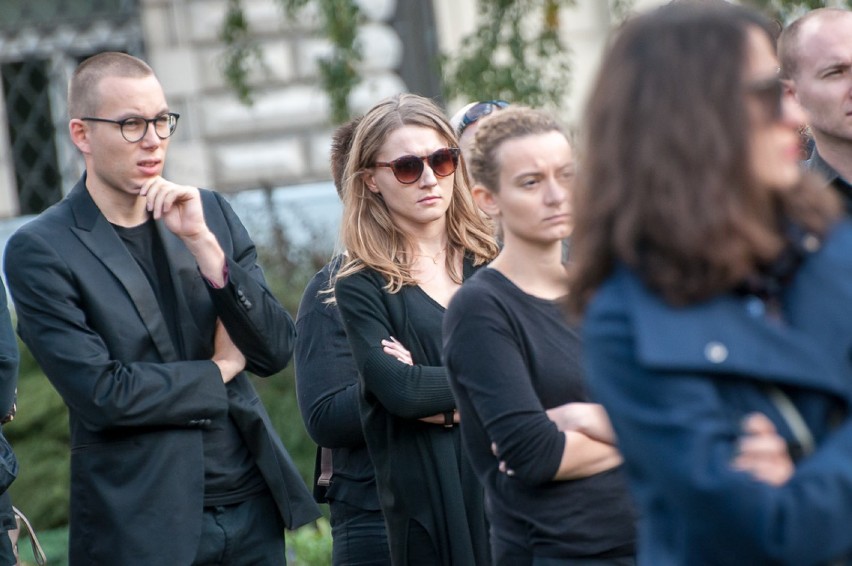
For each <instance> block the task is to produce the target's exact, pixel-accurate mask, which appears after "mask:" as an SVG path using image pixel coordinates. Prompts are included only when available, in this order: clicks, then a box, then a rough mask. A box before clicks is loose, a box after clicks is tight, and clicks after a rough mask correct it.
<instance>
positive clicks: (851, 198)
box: [805, 147, 852, 214]
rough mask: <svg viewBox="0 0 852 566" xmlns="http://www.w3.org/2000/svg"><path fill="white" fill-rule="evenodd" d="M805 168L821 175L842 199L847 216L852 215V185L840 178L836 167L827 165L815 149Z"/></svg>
mask: <svg viewBox="0 0 852 566" xmlns="http://www.w3.org/2000/svg"><path fill="white" fill-rule="evenodd" d="M805 168H806V169H808V170H809V171H815V172H816V173H819V174H820V175H822V176H823V177H825V179H826V180H827V181H828V184H829V185H831V186H832V187H834V189H835V190H836V191H837V194H838V195H840V199H841V200H842V201H843V207H844V208H845V209H846V214H852V184H850V183H849V181H847V180H846V179H844V178H843V177H841V176H840V173H838V172H837V171H836V170H835V169H834V167H832V166H831V165H829V164H828V163H826V161H825V160H824V159H823V158H822V156H821V155H820V154H819V151H817V148H816V147H814V150H813V152H812V153H811V157H810V159H808V160H807V161H805Z"/></svg>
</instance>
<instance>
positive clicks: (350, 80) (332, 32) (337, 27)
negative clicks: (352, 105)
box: [281, 0, 363, 124]
mask: <svg viewBox="0 0 852 566" xmlns="http://www.w3.org/2000/svg"><path fill="white" fill-rule="evenodd" d="M281 2H282V3H283V4H284V9H285V13H286V14H287V16H288V17H289V18H290V19H291V20H294V19H295V18H296V17H297V14H298V12H299V10H301V9H303V8H304V7H305V6H306V5H307V4H308V3H309V2H310V0H281ZM317 8H318V10H319V18H320V32H321V34H322V35H323V36H324V37H325V38H326V39H328V40H329V41H330V42H331V45H332V52H331V55H330V56H329V57H328V58H325V59H320V60H319V72H320V85H321V86H322V88H323V90H325V92H326V93H328V96H329V99H330V102H331V122H332V123H333V124H342V123H343V122H345V121H347V120H348V119H349V117H350V113H349V94H350V93H351V92H352V89H354V88H355V87H356V86H357V85H358V83H359V82H360V81H361V78H360V76H359V74H358V66H359V65H360V63H361V61H362V60H363V56H362V53H361V48H360V46H359V45H358V43H357V41H356V40H357V37H358V25H359V24H360V23H361V11H360V9H359V8H358V4H356V3H355V1H354V0H321V1H320V2H317Z"/></svg>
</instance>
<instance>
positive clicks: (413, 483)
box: [335, 261, 490, 566]
mask: <svg viewBox="0 0 852 566" xmlns="http://www.w3.org/2000/svg"><path fill="white" fill-rule="evenodd" d="M473 271H474V268H473V266H472V265H471V263H470V262H469V261H465V266H464V275H465V277H468V276H470V275H471V274H472V273H473ZM385 285H386V282H385V280H384V279H383V278H382V276H381V275H379V274H378V273H376V272H375V271H372V270H370V269H365V270H363V271H360V272H358V273H356V274H353V275H350V276H348V277H345V278H342V279H339V280H338V281H337V284H336V285H335V296H336V297H337V302H338V306H339V308H340V312H341V315H342V317H343V323H344V326H345V328H346V334H347V338H348V340H349V344H350V347H351V350H352V354H353V355H354V357H355V362H356V364H357V366H358V370H359V373H360V375H361V379H362V396H361V400H360V401H361V403H360V407H361V421H362V423H363V425H364V435H365V438H366V440H367V446H368V448H369V450H370V456H371V457H372V460H373V463H374V465H375V467H376V482H377V485H378V488H379V499H380V501H381V506H382V511H383V513H384V515H385V522H386V524H387V527H388V542H389V544H390V547H391V559H392V561H393V563H394V564H407V563H409V557H411V556H420V557H423V556H424V555H425V556H428V555H429V554H431V553H433V552H434V553H437V554H438V557H437V558H436V564H443V565H446V566H450V565H461V564H464V565H468V564H469V565H479V564H489V563H490V557H489V550H488V532H487V525H486V522H485V512H484V506H483V505H484V503H483V491H482V487H481V486H480V485H479V482H478V481H477V479H476V476H475V474H474V473H473V470H472V469H471V467H470V463H469V462H468V459H467V458H466V457H465V456H464V454H462V452H461V445H460V438H459V429H458V427H452V428H445V427H444V426H442V425H440V424H429V423H424V422H422V421H419V420H418V419H419V418H421V417H427V416H431V415H435V414H436V413H443V412H446V411H451V410H453V409H454V408H455V400H454V399H453V394H452V390H451V389H450V384H449V382H448V380H447V372H446V369H445V368H444V367H443V366H442V365H441V360H440V352H439V348H440V344H441V337H440V324H441V320H442V318H443V312H442V311H443V309H442V308H440V306H439V305H437V304H436V303H434V301H432V300H431V299H430V298H429V297H426V296H425V295H424V294H423V291H422V290H421V289H420V288H418V287H414V286H407V287H403V289H402V290H400V291H399V292H397V293H393V294H392V293H389V292H388V291H387V290H385V288H384V287H385ZM430 302H431V304H430ZM390 336H394V337H395V338H397V339H398V340H399V341H400V342H401V343H402V344H403V345H404V346H405V347H406V348H407V349H408V350H409V351H410V352H411V356H412V359H413V360H414V365H408V364H404V363H402V362H400V361H398V360H397V359H396V358H393V357H391V356H389V355H387V354H385V353H384V352H383V351H382V345H381V341H382V340H383V339H386V338H388V337H390ZM423 531H425V533H424V532H423ZM409 533H414V534H415V535H416V538H417V540H418V541H420V542H422V541H423V538H424V536H425V537H428V539H430V541H429V542H430V543H431V544H430V548H420V547H419V546H418V545H416V544H414V545H410V546H409V545H408V539H409ZM424 552H425V553H426V554H424Z"/></svg>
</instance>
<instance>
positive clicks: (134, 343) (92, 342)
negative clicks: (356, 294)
mask: <svg viewBox="0 0 852 566" xmlns="http://www.w3.org/2000/svg"><path fill="white" fill-rule="evenodd" d="M85 181H86V177H85V175H84V176H83V178H82V179H81V180H80V181H79V182H78V183H77V185H76V186H75V187H74V189H73V190H72V192H71V193H70V194H69V195H68V196H67V197H66V198H65V199H64V200H62V201H61V202H59V203H58V204H56V205H54V206H53V207H51V208H50V209H48V210H46V211H45V212H44V213H42V214H41V215H40V216H39V217H38V218H36V219H35V220H33V221H31V222H30V223H28V224H26V225H25V226H23V227H22V228H21V229H20V230H18V232H16V233H15V234H14V235H13V236H12V238H11V239H10V241H9V244H8V246H7V249H6V259H5V270H6V274H7V279H8V284H9V288H10V291H11V294H12V297H13V299H14V302H15V306H16V310H17V314H18V332H19V334H20V336H21V338H22V339H23V341H24V342H25V343H26V344H27V345H28V346H29V348H30V350H31V351H32V352H33V355H34V356H35V358H36V360H37V361H38V362H39V364H40V365H41V367H42V369H43V370H44V372H45V373H46V374H47V377H48V379H50V381H51V383H52V384H53V385H54V387H56V389H57V391H58V392H59V394H60V395H61V396H62V398H63V399H64V401H65V403H66V404H67V405H68V409H69V413H70V427H71V517H70V520H71V525H70V561H71V564H97V565H103V564H122V565H133V564H139V565H143V564H144V565H150V564H190V563H191V562H192V560H193V558H194V556H195V553H196V550H197V548H198V541H199V537H200V532H201V516H202V508H203V490H204V469H203V449H202V430H203V429H204V427H206V426H208V425H209V424H210V421H211V420H213V419H214V418H215V417H216V416H222V415H224V414H226V413H230V415H231V417H232V418H233V419H234V421H235V422H236V423H237V426H238V428H239V429H240V431H241V433H242V435H243V438H244V440H245V442H246V444H247V446H248V447H249V450H250V451H251V452H252V453H253V454H254V456H255V458H256V461H257V464H258V467H259V468H260V471H261V473H262V475H263V476H264V478H265V479H266V481H267V483H268V485H269V487H270V490H271V492H272V494H273V495H274V497H275V501H276V503H277V505H278V509H279V510H280V512H281V516H282V518H283V519H284V522H285V524H286V525H287V526H288V527H290V528H295V527H297V526H299V525H301V524H304V523H306V522H309V521H311V520H313V519H315V518H316V517H317V516H319V509H318V508H317V507H316V505H315V504H314V503H313V501H312V500H311V496H310V493H309V492H308V490H307V488H306V487H305V485H304V483H303V481H302V480H301V478H300V477H299V474H298V472H297V471H296V469H295V467H294V465H293V463H292V461H291V460H290V457H289V455H288V454H287V452H286V450H285V449H284V447H283V445H282V444H281V441H280V439H279V438H278V436H277V435H276V434H275V432H274V430H273V428H272V426H271V423H270V421H269V417H268V415H267V414H266V411H265V409H264V408H263V405H262V404H261V403H260V400H259V399H258V397H257V393H256V392H255V390H254V388H253V387H252V385H251V383H250V382H249V380H248V378H247V377H246V375H245V374H241V375H239V376H237V377H236V378H235V379H234V380H233V381H231V382H230V383H229V384H228V385H227V386H226V385H225V384H223V383H222V378H221V374H220V372H219V370H218V368H217V367H216V365H215V364H214V363H213V362H212V361H210V357H211V356H212V354H213V336H214V330H215V322H216V318H217V317H218V318H220V319H221V320H222V321H223V323H224V324H225V327H226V328H227V329H228V333H229V334H230V336H231V337H232V339H233V340H234V342H235V343H236V345H237V346H238V347H239V348H240V350H241V351H242V352H243V353H244V354H245V356H246V359H247V369H248V370H249V371H251V372H253V373H255V374H257V375H259V376H268V375H271V374H273V373H275V372H277V371H279V370H280V369H282V368H283V367H284V366H285V365H286V364H287V362H288V361H289V359H290V356H291V353H292V349H293V340H294V337H295V331H294V327H293V321H292V319H291V318H290V316H289V315H288V313H287V312H286V311H285V310H284V308H283V307H282V306H281V305H280V304H279V303H278V301H277V300H276V299H275V298H274V297H273V296H272V294H271V293H270V292H269V290H268V288H267V287H266V284H265V281H264V277H263V274H262V271H261V269H260V267H259V266H258V265H257V263H256V250H255V247H254V244H253V243H252V241H251V239H250V237H249V235H248V233H247V232H246V230H245V228H244V227H243V225H242V224H241V223H240V221H239V219H238V218H237V216H236V215H235V214H234V212H233V210H231V208H230V206H229V205H228V204H227V203H226V202H225V200H224V199H223V198H222V197H221V196H220V195H218V194H216V193H214V192H210V191H202V192H201V194H202V202H203V206H204V216H205V220H206V222H207V225H208V226H209V227H210V229H211V230H212V231H213V233H214V234H215V235H216V237H217V239H218V240H219V243H220V245H221V246H222V249H223V250H224V251H225V255H226V257H227V266H228V274H229V280H228V283H227V285H226V286H225V287H224V288H223V289H214V288H212V287H210V286H209V285H208V284H207V282H206V281H205V280H204V278H203V277H202V276H201V273H200V272H199V270H198V267H197V264H196V262H195V259H194V257H193V256H192V254H190V253H189V251H188V250H187V249H186V247H185V246H184V244H183V242H182V241H181V240H180V239H179V238H178V237H177V236H175V235H174V234H172V233H171V232H170V231H169V230H167V229H166V228H165V227H164V226H162V225H161V223H159V222H158V230H159V233H160V236H161V238H162V241H163V246H164V248H165V254H166V256H167V258H168V262H169V267H170V270H171V277H172V281H173V284H174V286H175V295H176V298H177V301H176V303H177V307H176V308H177V310H178V320H179V324H180V326H181V332H180V334H181V337H182V340H183V341H184V343H183V344H181V345H180V347H176V345H175V344H173V343H172V340H171V337H170V335H169V332H168V329H167V325H166V322H165V319H164V317H163V315H162V313H161V312H160V307H159V305H158V303H157V300H156V298H155V296H154V293H153V291H152V289H151V287H150V285H149V284H148V281H147V279H146V277H145V275H144V274H143V273H142V271H141V269H140V268H139V266H138V265H137V263H136V262H135V260H134V259H133V258H132V257H131V255H130V253H129V252H128V251H127V249H126V248H125V246H124V244H123V243H122V242H121V240H120V238H119V237H118V235H117V234H116V232H115V230H114V229H113V228H112V226H110V224H109V222H108V221H107V220H106V218H105V217H104V216H103V214H102V213H101V212H100V210H99V209H98V207H97V206H96V205H95V202H94V201H93V200H92V198H91V196H90V195H89V193H88V191H87V189H86V186H85ZM179 352H184V353H185V355H183V356H181V355H180V354H179Z"/></svg>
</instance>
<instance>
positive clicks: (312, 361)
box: [294, 256, 379, 511]
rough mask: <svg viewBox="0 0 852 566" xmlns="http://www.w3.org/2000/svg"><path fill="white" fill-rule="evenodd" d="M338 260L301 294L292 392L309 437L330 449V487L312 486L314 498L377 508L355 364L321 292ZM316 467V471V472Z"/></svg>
mask: <svg viewBox="0 0 852 566" xmlns="http://www.w3.org/2000/svg"><path fill="white" fill-rule="evenodd" d="M340 264H341V258H340V257H339V256H338V257H337V258H335V259H334V260H332V261H331V262H330V263H328V264H326V265H325V267H323V268H322V270H321V271H320V272H319V273H317V274H316V275H314V277H313V279H311V281H310V283H308V286H307V287H306V288H305V293H304V295H302V302H301V304H300V305H299V314H298V315H297V316H296V332H297V333H298V338H297V339H296V349H295V352H294V361H295V364H296V393H297V395H298V399H299V409H300V410H301V412H302V418H303V420H304V421H305V428H307V430H308V433H309V434H310V435H311V438H313V440H314V442H316V443H317V444H318V445H320V446H324V447H327V448H331V449H332V470H333V476H332V480H331V486H329V488H328V489H327V490H325V492H324V493H322V491H321V490H315V491H314V493H315V494H316V495H317V496H318V499H319V500H320V501H322V499H323V498H327V499H329V500H331V501H345V502H346V503H348V504H349V505H352V506H355V507H360V508H361V509H369V510H373V511H375V510H378V509H379V495H378V492H377V491H376V474H375V472H374V471H373V463H372V461H371V460H370V454H369V453H368V452H367V444H366V442H365V440H364V433H363V431H362V429H361V417H360V412H359V409H358V398H359V396H360V394H361V387H360V385H359V380H358V368H357V367H356V366H355V360H354V359H353V358H352V354H351V353H350V351H349V342H347V341H346V332H345V331H344V330H343V321H342V320H341V319H340V311H339V310H338V309H337V305H336V304H334V303H331V304H329V303H328V302H326V299H328V298H329V297H330V296H331V294H330V293H323V292H322V291H323V290H324V289H327V288H328V284H329V280H330V278H331V277H332V275H333V274H334V273H336V272H337V270H338V269H339V268H340ZM318 464H319V462H318ZM318 467H319V466H318ZM319 472H320V470H319V469H317V470H315V476H318V475H319ZM315 479H316V477H315Z"/></svg>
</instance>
